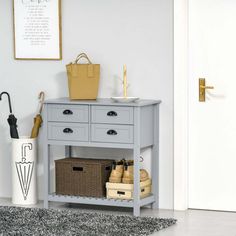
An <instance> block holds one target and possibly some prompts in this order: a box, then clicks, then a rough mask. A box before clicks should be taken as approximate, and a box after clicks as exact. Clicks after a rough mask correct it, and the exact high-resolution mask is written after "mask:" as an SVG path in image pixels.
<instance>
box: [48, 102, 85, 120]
mask: <svg viewBox="0 0 236 236" xmlns="http://www.w3.org/2000/svg"><path fill="white" fill-rule="evenodd" d="M88 117H89V116H88V106H87V105H49V106H48V121H59V122H88Z"/></svg>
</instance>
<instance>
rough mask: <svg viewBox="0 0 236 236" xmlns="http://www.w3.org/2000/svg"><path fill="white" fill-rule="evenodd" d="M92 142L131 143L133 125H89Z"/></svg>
mask: <svg viewBox="0 0 236 236" xmlns="http://www.w3.org/2000/svg"><path fill="white" fill-rule="evenodd" d="M91 127H92V128H91V132H92V137H91V140H92V141H93V142H102V143H133V126H131V125H100V124H93V125H91Z"/></svg>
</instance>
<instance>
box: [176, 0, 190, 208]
mask: <svg viewBox="0 0 236 236" xmlns="http://www.w3.org/2000/svg"><path fill="white" fill-rule="evenodd" d="M173 2H174V210H186V209H188V142H189V140H188V126H189V122H188V101H189V96H188V92H189V86H188V80H189V42H188V19H189V17H188V14H189V13H188V12H189V9H188V4H189V0H174V1H173Z"/></svg>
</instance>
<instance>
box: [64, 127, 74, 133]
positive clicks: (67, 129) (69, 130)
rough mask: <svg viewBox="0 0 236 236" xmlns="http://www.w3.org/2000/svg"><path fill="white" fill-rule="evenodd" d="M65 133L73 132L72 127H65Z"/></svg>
mask: <svg viewBox="0 0 236 236" xmlns="http://www.w3.org/2000/svg"><path fill="white" fill-rule="evenodd" d="M63 133H65V134H72V133H73V130H72V129H70V128H65V129H63Z"/></svg>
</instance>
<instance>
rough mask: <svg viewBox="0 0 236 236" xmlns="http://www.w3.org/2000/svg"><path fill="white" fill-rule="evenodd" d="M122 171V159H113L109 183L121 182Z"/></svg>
mask: <svg viewBox="0 0 236 236" xmlns="http://www.w3.org/2000/svg"><path fill="white" fill-rule="evenodd" d="M123 172H124V160H121V161H118V162H116V161H114V162H113V165H112V171H111V174H110V177H109V182H110V183H121V179H122V176H123Z"/></svg>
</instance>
